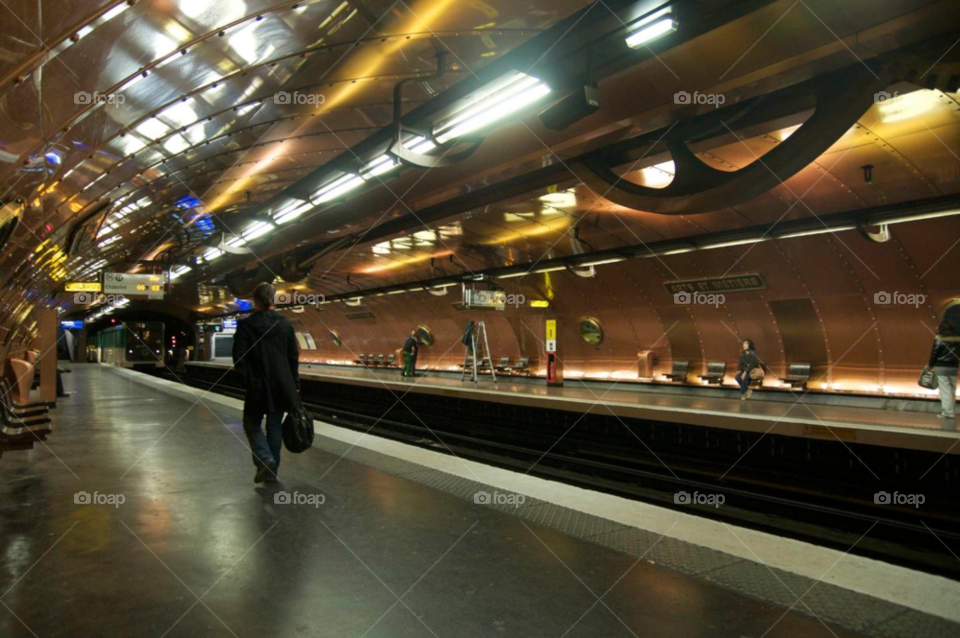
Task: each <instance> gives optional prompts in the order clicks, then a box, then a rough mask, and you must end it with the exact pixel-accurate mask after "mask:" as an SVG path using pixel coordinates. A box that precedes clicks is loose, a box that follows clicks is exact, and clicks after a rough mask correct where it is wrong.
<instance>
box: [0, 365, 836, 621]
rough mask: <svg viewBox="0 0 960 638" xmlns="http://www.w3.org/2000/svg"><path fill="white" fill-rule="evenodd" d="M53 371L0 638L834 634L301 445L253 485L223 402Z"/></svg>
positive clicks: (1, 526)
mask: <svg viewBox="0 0 960 638" xmlns="http://www.w3.org/2000/svg"><path fill="white" fill-rule="evenodd" d="M65 384H66V386H67V388H66V389H67V390H68V391H73V392H74V394H73V396H71V397H70V398H68V399H65V400H62V401H61V402H60V404H59V407H58V408H57V409H56V410H55V411H54V413H55V414H56V429H55V431H54V433H53V434H52V435H51V436H50V439H49V441H48V442H47V443H46V445H43V444H38V445H37V446H36V448H35V449H34V450H33V451H32V452H20V453H7V454H5V455H4V456H3V457H2V458H0V479H2V487H0V603H2V607H3V608H0V636H5V637H6V636H11V637H17V638H19V637H21V636H24V637H26V636H37V637H43V638H46V637H48V636H49V637H54V636H157V637H160V636H170V637H180V636H182V637H188V636H190V637H192V636H237V637H240V636H258V637H263V636H283V637H287V636H338V637H339V636H371V637H375V636H382V637H387V636H438V637H441V636H558V637H559V636H571V637H573V636H583V637H586V636H624V637H629V636H731V637H760V636H770V637H773V636H799V637H806V636H836V637H838V638H839V637H841V636H850V635H852V634H850V633H848V632H844V631H842V630H841V629H839V628H837V627H833V626H829V627H828V626H827V625H825V624H823V623H821V622H819V621H817V620H816V619H812V618H808V617H806V616H802V615H800V614H797V613H794V612H792V611H787V610H786V609H785V608H779V607H774V606H772V605H767V604H764V603H761V602H759V601H756V600H755V599H752V598H749V597H745V596H741V595H739V594H736V593H733V592H730V591H728V590H726V589H721V588H719V587H716V586H714V585H710V584H708V583H706V582H703V581H701V580H698V579H694V578H691V577H689V576H686V575H684V574H681V573H679V572H676V571H673V570H670V569H667V568H664V567H660V566H657V565H653V564H651V563H649V562H647V561H646V560H643V559H641V560H638V559H636V558H635V557H633V556H629V555H626V554H621V553H618V552H615V551H612V550H609V549H606V548H604V547H601V546H599V545H594V544H592V543H589V542H587V541H584V540H580V539H576V538H573V537H570V536H566V535H564V534H561V533H559V532H556V531H554V530H551V529H548V528H545V527H540V526H538V525H535V524H532V523H530V522H528V521H524V520H522V519H520V518H518V517H515V516H511V515H509V514H506V513H503V512H500V511H497V510H495V509H491V508H487V507H483V506H479V505H475V504H474V503H471V502H469V501H465V500H462V499H459V498H456V497H454V496H450V495H448V494H444V493H441V492H438V491H434V490H432V489H430V488H428V487H426V486H423V485H420V484H418V483H415V482H412V481H410V480H407V479H404V478H401V477H397V476H393V475H390V474H387V473H384V472H382V471H380V470H376V469H373V468H370V467H368V466H364V465H360V464H357V463H355V462H353V461H349V460H346V459H340V458H339V457H337V456H336V455H333V454H329V453H326V452H322V451H319V450H310V451H308V452H306V453H304V454H302V455H292V454H285V455H284V457H283V463H282V467H281V469H280V478H281V483H280V484H278V485H276V486H267V487H264V486H257V485H255V484H254V483H253V474H254V468H253V464H252V463H251V461H250V456H249V452H248V451H247V449H246V441H245V438H244V435H243V430H242V428H241V425H240V419H239V416H240V415H239V414H238V413H237V412H236V411H235V410H231V409H229V408H226V407H221V406H219V405H213V404H210V407H209V408H208V407H207V405H206V404H205V403H204V402H203V401H202V400H200V401H197V402H194V401H187V400H184V399H180V398H176V397H172V396H170V395H167V394H163V393H161V392H159V391H157V390H154V389H151V388H149V387H146V386H144V385H141V384H137V383H134V382H132V381H130V380H128V379H125V378H123V377H121V376H119V375H117V374H115V373H113V372H112V371H110V370H107V369H105V368H103V367H100V366H94V365H88V366H81V365H78V366H75V368H74V373H73V374H71V375H68V376H66V377H65ZM87 500H89V501H90V502H89V503H87V502H85V501H87Z"/></svg>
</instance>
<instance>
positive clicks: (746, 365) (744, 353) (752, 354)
mask: <svg viewBox="0 0 960 638" xmlns="http://www.w3.org/2000/svg"><path fill="white" fill-rule="evenodd" d="M756 368H760V357H758V356H757V351H756V349H755V348H754V345H753V342H752V341H750V340H749V339H747V340H746V341H744V342H743V343H742V344H740V359H739V361H738V362H737V376H736V379H737V384H738V385H739V386H740V400H741V401H746V400H747V399H749V398H750V396H751V395H752V394H753V390H752V389H751V388H750V381H751V377H750V373H751V372H753V370H754V369H756ZM761 369H762V368H761Z"/></svg>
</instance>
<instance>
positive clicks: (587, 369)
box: [290, 217, 960, 393]
mask: <svg viewBox="0 0 960 638" xmlns="http://www.w3.org/2000/svg"><path fill="white" fill-rule="evenodd" d="M891 231H892V235H893V237H892V238H891V239H890V241H889V242H887V243H874V242H871V241H868V240H867V239H865V238H864V237H862V236H861V235H859V234H858V233H856V232H854V231H851V232H844V233H839V234H837V235H835V236H830V235H817V236H811V237H803V238H796V239H788V240H778V241H772V242H764V243H761V244H755V245H752V246H750V245H747V246H736V247H730V248H722V249H715V250H708V251H698V252H695V253H688V254H683V255H674V256H669V257H663V258H662V260H661V259H655V258H651V259H636V260H631V261H625V262H620V263H616V264H610V265H605V266H598V267H597V269H596V276H595V277H594V278H589V279H587V278H582V277H579V276H576V275H574V274H571V273H568V272H551V273H542V274H537V275H528V276H527V277H525V278H523V279H510V280H504V281H502V282H501V283H503V284H504V285H505V288H506V291H507V293H514V294H524V295H525V296H526V298H527V302H528V303H527V304H525V305H523V306H521V307H517V308H508V309H507V310H506V311H505V312H502V313H499V312H487V313H481V312H460V311H458V310H457V309H456V308H455V307H454V302H458V301H460V291H459V289H457V288H450V289H449V293H448V294H447V295H446V296H443V297H434V296H431V295H429V294H427V293H423V292H417V293H405V294H399V295H387V296H383V297H373V298H368V299H364V301H363V304H362V305H361V306H359V307H356V308H348V307H346V306H344V305H343V304H328V305H325V306H323V308H324V310H323V311H317V310H315V309H313V308H308V309H307V310H306V311H305V312H304V313H302V314H292V315H290V317H291V319H293V321H294V322H295V324H297V325H298V329H300V330H304V331H308V332H311V333H312V334H313V336H314V338H315V339H316V342H317V345H318V349H317V350H316V351H304V352H303V353H302V358H303V359H304V360H305V361H340V362H348V361H353V360H354V359H356V358H357V355H359V354H370V353H373V354H379V353H384V354H389V353H391V352H394V351H395V350H396V349H398V348H399V347H400V346H401V345H402V343H403V340H404V339H405V337H406V334H407V332H409V330H410V329H413V328H415V327H416V326H418V325H420V324H426V325H428V326H429V327H430V329H431V330H432V331H433V334H434V337H435V343H434V345H433V346H432V347H426V348H423V350H422V356H421V359H420V360H421V362H422V363H424V364H426V365H429V366H431V367H434V366H438V367H440V368H454V367H455V366H456V365H457V364H458V363H460V362H461V361H462V358H463V347H462V346H461V345H460V336H461V334H462V331H463V328H464V326H465V324H466V322H467V321H468V320H471V319H472V320H475V321H477V320H481V319H482V320H484V321H486V325H487V330H488V333H489V339H490V346H491V349H492V351H493V354H494V357H495V358H496V357H500V356H510V357H511V358H512V359H513V360H514V361H516V359H517V358H518V357H521V356H529V357H531V361H532V363H534V367H535V368H536V367H537V366H540V367H542V364H543V344H542V340H543V338H544V322H545V320H546V319H557V320H559V322H560V334H559V356H560V358H561V360H562V361H563V363H564V366H565V370H566V372H567V375H568V377H570V376H573V377H576V376H578V375H579V374H580V373H582V374H583V375H585V376H587V377H600V378H603V377H607V376H609V377H611V378H636V376H637V370H638V367H637V358H638V352H639V351H642V350H646V349H653V350H654V351H655V353H656V355H657V358H658V359H659V364H658V366H657V373H658V374H663V373H664V372H668V371H669V370H670V366H671V364H672V361H673V360H674V359H682V360H689V361H690V362H691V371H692V372H693V374H698V373H699V372H700V371H701V369H702V367H703V365H704V363H705V362H706V361H726V362H727V364H728V370H729V371H730V375H729V376H728V383H732V371H733V370H734V368H735V363H736V358H737V354H738V342H739V340H740V339H744V338H750V339H753V340H754V342H755V343H756V345H757V350H758V353H759V355H760V357H761V359H762V360H763V361H764V362H765V363H766V364H767V366H768V367H769V369H770V371H771V372H772V374H770V375H769V376H768V380H767V384H771V385H772V384H775V383H777V378H779V377H781V376H783V375H784V374H785V373H786V368H787V366H788V364H790V363H801V362H802V363H812V364H813V365H814V368H813V376H812V380H813V381H815V383H812V384H811V386H812V387H814V388H818V389H819V388H823V387H824V384H828V383H829V384H831V385H832V387H833V388H834V389H839V390H850V391H867V392H876V391H887V392H909V393H914V392H916V393H922V391H921V390H920V389H919V388H918V387H917V386H916V376H917V374H918V372H919V370H920V368H921V367H923V365H924V364H925V363H926V359H927V356H928V354H929V350H930V344H931V341H932V339H933V334H934V332H935V330H936V327H937V324H938V322H939V319H940V317H941V316H942V313H943V311H944V309H945V308H946V306H947V305H948V304H949V303H950V302H951V301H952V300H956V299H958V298H960V282H958V277H957V267H956V265H957V263H958V262H957V254H960V253H957V254H954V253H953V250H951V248H952V247H953V245H954V244H955V242H956V241H957V238H958V237H960V219H957V218H955V217H954V218H943V219H938V220H927V221H920V222H912V223H907V224H898V225H896V226H892V227H891ZM953 249H954V250H955V248H953ZM728 271H729V274H731V275H735V274H743V273H753V272H755V273H759V274H760V275H762V276H763V278H764V279H765V281H766V283H767V288H766V289H765V290H754V291H744V292H728V293H726V294H725V295H724V296H725V299H724V301H723V303H721V304H719V305H717V306H716V307H714V306H709V305H678V304H676V303H674V298H673V297H672V295H670V294H669V292H668V291H667V289H666V287H665V286H664V282H666V281H669V280H674V279H696V278H703V277H708V276H720V275H723V274H724V273H727V272H728ZM884 293H887V294H889V295H893V294H895V293H899V294H900V295H923V296H924V298H923V299H922V303H918V304H916V305H905V304H897V303H889V304H887V303H877V297H876V296H877V295H882V294H884ZM532 298H540V299H548V300H549V303H550V306H549V308H546V309H534V308H530V307H529V300H530V299H532ZM364 312H369V313H372V314H373V318H369V319H355V320H349V319H347V315H349V314H355V313H364ZM582 317H595V318H596V319H598V320H599V321H600V323H601V324H602V326H603V329H604V339H603V342H602V343H601V344H599V345H596V346H593V345H589V344H587V343H586V342H585V341H584V340H583V339H581V338H580V336H579V334H578V331H577V324H578V321H579V320H580V319H581V318H582ZM330 330H336V331H337V332H338V333H339V334H340V336H341V339H342V341H343V345H342V346H340V347H336V346H335V344H334V343H333V341H332V340H331V339H330V338H329V331H330ZM571 373H572V374H571Z"/></svg>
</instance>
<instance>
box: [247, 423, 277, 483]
mask: <svg viewBox="0 0 960 638" xmlns="http://www.w3.org/2000/svg"><path fill="white" fill-rule="evenodd" d="M264 416H266V417H267V434H266V436H264V434H263V428H262V427H261V423H262V422H263V417H264ZM243 431H244V432H245V433H246V434H247V440H248V441H250V450H251V451H252V452H253V464H254V465H256V466H257V468H259V467H260V466H261V464H263V463H266V462H267V461H269V460H270V459H273V460H274V461H276V463H277V465H276V467H275V468H273V471H274V473H276V472H277V471H278V470H279V469H280V448H282V447H283V412H271V413H269V414H266V415H264V413H263V412H246V411H244V413H243Z"/></svg>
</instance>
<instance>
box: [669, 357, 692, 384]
mask: <svg viewBox="0 0 960 638" xmlns="http://www.w3.org/2000/svg"><path fill="white" fill-rule="evenodd" d="M689 373H690V362H689V361H677V360H674V362H673V369H672V370H671V371H670V372H669V373H668V374H665V375H663V376H665V377H666V378H667V379H668V380H670V381H675V382H678V383H686V381H687V375H688V374H689Z"/></svg>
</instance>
